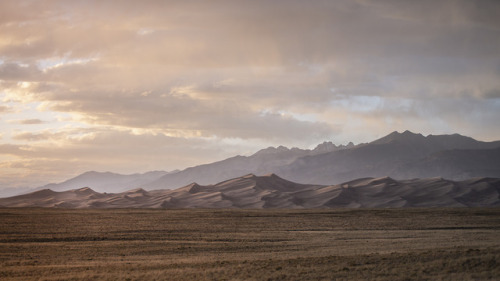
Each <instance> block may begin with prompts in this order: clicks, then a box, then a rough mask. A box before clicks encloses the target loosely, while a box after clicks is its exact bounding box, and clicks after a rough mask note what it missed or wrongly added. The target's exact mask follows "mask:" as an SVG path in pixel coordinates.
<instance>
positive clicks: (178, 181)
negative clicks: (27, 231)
mask: <svg viewBox="0 0 500 281" xmlns="http://www.w3.org/2000/svg"><path fill="white" fill-rule="evenodd" d="M499 148H500V141H493V142H482V141H477V140H475V139H473V138H471V137H467V136H462V135H459V134H451V135H428V136H423V135H422V134H417V133H413V132H410V131H408V130H407V131H404V132H402V133H400V132H397V131H394V132H392V133H390V134H388V135H386V136H384V137H381V138H379V139H376V140H374V141H372V142H368V143H362V144H357V145H354V144H353V143H352V142H350V143H348V144H347V145H338V146H337V145H335V144H333V143H332V142H331V141H325V142H323V143H321V144H318V145H317V146H316V147H315V148H314V149H312V150H311V149H300V148H296V147H294V148H287V147H284V146H278V147H268V148H265V149H261V150H259V151H257V152H255V153H254V154H252V155H250V156H241V155H237V156H233V157H230V158H227V159H224V160H221V161H217V162H213V163H207V164H202V165H198V166H193V167H189V168H186V169H184V170H182V171H178V170H176V171H172V172H165V171H152V172H147V173H143V174H131V175H120V174H115V173H111V172H96V171H89V172H85V173H83V174H81V175H79V176H76V177H74V178H71V179H69V180H66V181H64V182H61V183H58V184H48V185H44V186H41V187H38V188H36V189H31V190H39V189H45V188H51V189H53V190H56V191H64V190H70V189H74V188H79V187H84V186H89V187H92V188H93V189H94V190H97V191H99V192H111V193H113V192H121V191H125V190H128V189H133V188H143V189H145V190H155V189H168V188H170V189H172V188H178V187H180V186H186V185H188V184H189V183H192V182H197V183H198V184H200V185H209V184H215V183H218V182H221V181H224V180H226V179H232V178H236V177H239V176H241V175H246V174H250V173H252V174H255V175H265V174H268V173H275V174H277V175H278V176H280V177H283V178H287V179H290V180H291V181H294V182H298V183H315V184H322V185H330V184H338V183H341V182H346V181H349V180H353V179H357V178H363V177H383V176H391V177H393V178H395V179H406V178H428V177H434V176H442V177H446V178H450V179H452V180H463V179H467V178H472V177H500V154H499V150H498V149H499ZM437 171H439V172H440V173H442V174H440V173H437ZM10 193H12V192H10ZM9 195H12V194H9ZM0 196H1V194H0Z"/></svg>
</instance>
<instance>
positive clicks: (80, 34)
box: [0, 0, 500, 187]
mask: <svg viewBox="0 0 500 281" xmlns="http://www.w3.org/2000/svg"><path fill="white" fill-rule="evenodd" d="M0 101H1V103H0V129H1V130H0V187H10V186H39V185H42V184H45V183H47V182H57V181H62V180H64V179H67V178H69V177H71V176H75V175H77V174H79V173H82V172H85V171H88V170H97V171H112V172H119V173H132V172H145V171H148V170H172V169H182V168H185V167H187V166H192V165H198V164H202V163H207V162H212V161H216V160H221V159H224V158H226V157H229V156H233V155H236V154H245V155H248V154H250V153H252V152H255V151H256V150H258V149H260V148H265V147H268V146H277V145H285V146H289V147H292V146H298V147H301V148H313V147H314V146H315V145H316V144H318V143H320V142H323V141H325V140H330V141H332V142H334V143H336V144H343V143H347V142H349V141H353V142H354V143H360V142H366V141H371V140H373V139H375V138H378V137H381V136H383V135H386V134H388V133H390V132H392V131H395V130H399V131H404V130H406V129H408V130H411V131H413V132H419V133H422V134H424V135H427V134H448V133H460V134H463V135H468V136H472V137H474V138H476V139H479V140H486V141H488V140H498V139H500V125H499V123H500V1H494V0H492V1H481V0H479V1H472V0H464V1H446V0H440V1H435V0H432V1H420V0H419V1H413V0H411V1H410V0H408V1H404V0H403V1H401V0H394V1H375V0H374V1H370V0H358V1H354V0H345V1H341V0H338V1H337V0H335V1H334V0H331V1H326V0H325V1H314V0H313V1H311V0H301V1H293V0H286V1H285V0H283V1H278V0H275V1H273V0H264V1H255V0H248V1H239V0H224V1H217V0H216V1H190V0H180V1H136V0H134V1H122V0H120V1H101V0H98V1H88V0H85V1H63V0H61V1H22V0H16V1H0Z"/></svg>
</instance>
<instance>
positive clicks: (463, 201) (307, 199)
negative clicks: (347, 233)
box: [0, 174, 500, 209]
mask: <svg viewBox="0 0 500 281" xmlns="http://www.w3.org/2000/svg"><path fill="white" fill-rule="evenodd" d="M499 194H500V179H491V178H477V179H471V180H466V181H460V182H454V181H449V180H445V179H442V178H430V179H414V180H404V181H396V180H394V179H391V178H389V177H384V178H364V179H358V180H354V181H350V182H346V183H343V184H338V185H331V186H318V185H305V184H297V183H294V182H290V181H287V180H284V179H282V178H280V177H278V176H277V175H275V174H271V175H266V176H260V177H258V176H255V175H253V174H250V175H246V176H243V177H239V178H235V179H231V180H227V181H224V182H221V183H218V184H215V185H209V186H201V185H198V184H196V183H193V184H190V185H187V186H185V187H182V188H178V189H175V190H169V189H164V190H154V191H146V190H144V189H134V190H130V191H127V192H122V193H118V194H103V193H98V192H95V191H93V190H92V189H90V188H87V187H85V188H80V189H74V190H70V191H64V192H54V191H52V190H49V189H44V190H40V191H36V192H33V193H30V194H25V195H20V196H16V197H11V198H4V199H0V207H61V208H252V209H268V208H287V209H290V208H339V207H348V208H386V207H392V208H400V207H478V206H481V207H492V206H499V205H500V197H499Z"/></svg>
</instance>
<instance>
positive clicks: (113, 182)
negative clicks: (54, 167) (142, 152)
mask: <svg viewBox="0 0 500 281" xmlns="http://www.w3.org/2000/svg"><path fill="white" fill-rule="evenodd" d="M167 174H169V173H168V172H165V171H152V172H147V173H144V174H132V175H121V174H116V173H111V172H104V173H102V172H95V171H90V172H85V173H83V174H81V175H79V176H76V177H74V178H72V179H69V180H67V181H64V182H62V183H58V184H55V183H52V184H48V185H44V186H42V187H39V188H37V189H36V190H40V189H51V190H54V191H64V190H70V189H78V188H81V187H88V186H90V187H92V189H94V190H96V191H100V192H122V191H125V190H129V189H132V188H136V187H139V186H142V185H144V184H146V183H148V182H151V181H154V180H156V179H158V178H160V177H162V176H164V175H167Z"/></svg>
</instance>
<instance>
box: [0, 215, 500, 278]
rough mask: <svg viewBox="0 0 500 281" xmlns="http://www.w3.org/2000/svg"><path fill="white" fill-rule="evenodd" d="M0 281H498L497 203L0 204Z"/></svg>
mask: <svg viewBox="0 0 500 281" xmlns="http://www.w3.org/2000/svg"><path fill="white" fill-rule="evenodd" d="M0 279H1V280H500V208H489V209H478V208H460V209H440V208H434V209H316V210H199V209H191V210H161V209H118V210H116V209H114V210H111V209H107V210H96V209H90V210H89V209H86V210H70V209H14V208H13V209H0Z"/></svg>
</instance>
